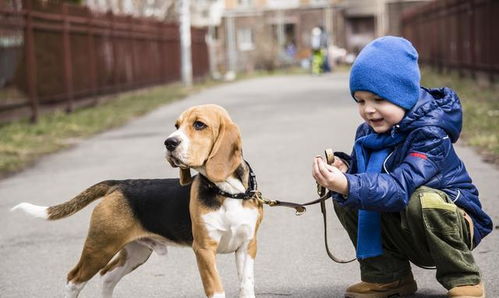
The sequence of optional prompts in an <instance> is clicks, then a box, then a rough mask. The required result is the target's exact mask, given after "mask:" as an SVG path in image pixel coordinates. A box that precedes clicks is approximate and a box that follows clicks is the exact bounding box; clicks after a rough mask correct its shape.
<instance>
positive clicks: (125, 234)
mask: <svg viewBox="0 0 499 298" xmlns="http://www.w3.org/2000/svg"><path fill="white" fill-rule="evenodd" d="M142 234H143V229H142V227H141V226H140V224H139V223H138V222H137V221H136V220H135V219H134V216H133V213H132V211H131V210H130V208H129V206H128V205H127V204H126V203H125V201H124V198H123V196H122V194H121V193H120V192H114V193H112V194H109V195H107V196H106V197H105V198H104V199H103V200H102V201H101V202H100V203H99V204H98V205H97V206H96V207H95V209H94V210H93V212H92V218H91V220H90V228H89V230H88V236H87V239H86V241H85V245H84V246H83V250H82V253H81V257H80V260H79V262H78V264H76V266H75V267H74V268H73V270H71V271H70V272H69V274H68V277H67V286H66V296H67V297H77V296H78V294H79V292H80V291H81V289H82V288H83V286H84V285H85V283H86V282H87V281H88V280H90V279H91V278H92V277H93V276H94V275H95V274H96V273H97V272H99V271H100V270H101V269H103V268H104V267H106V265H107V264H108V263H109V261H111V259H112V258H113V256H114V255H116V253H118V252H119V251H120V250H121V249H122V248H123V247H124V246H125V244H127V243H129V242H132V241H134V240H135V239H137V238H139V237H140V236H141V235H142Z"/></svg>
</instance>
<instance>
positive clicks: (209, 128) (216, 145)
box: [165, 104, 242, 184]
mask: <svg viewBox="0 0 499 298" xmlns="http://www.w3.org/2000/svg"><path fill="white" fill-rule="evenodd" d="M175 127H176V129H177V130H176V131H175V132H173V133H172V134H171V135H170V136H169V137H168V138H167V139H166V141H165V146H166V150H167V153H166V159H167V160H168V162H169V163H170V164H171V165H172V166H173V167H179V168H180V183H181V184H188V183H190V182H191V180H192V179H191V175H190V170H189V169H190V168H193V169H195V170H197V171H199V172H200V173H202V174H204V175H206V177H207V178H208V179H210V180H211V181H213V182H221V181H224V180H225V179H227V178H228V177H229V176H230V175H231V174H232V173H233V172H234V171H235V170H236V168H237V167H238V166H239V164H240V163H241V161H242V149H241V137H240V134H239V128H238V127H237V125H236V124H234V123H233V122H232V120H231V118H230V116H229V114H228V113H227V111H226V110H225V109H224V108H222V107H220V106H218V105H213V104H210V105H200V106H194V107H191V108H189V109H187V110H186V111H184V112H183V113H182V114H181V115H180V117H178V119H177V121H176V123H175Z"/></svg>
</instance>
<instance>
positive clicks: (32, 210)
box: [10, 202, 49, 219]
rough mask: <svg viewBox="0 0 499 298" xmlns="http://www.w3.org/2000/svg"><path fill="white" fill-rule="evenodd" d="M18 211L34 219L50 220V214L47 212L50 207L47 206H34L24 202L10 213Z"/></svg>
mask: <svg viewBox="0 0 499 298" xmlns="http://www.w3.org/2000/svg"><path fill="white" fill-rule="evenodd" d="M18 209H20V210H22V211H24V212H26V213H28V214H30V215H31V216H34V217H39V218H43V219H48V218H49V214H48V212H47V209H48V207H45V206H38V205H33V204H30V203H26V202H23V203H21V204H17V205H16V206H14V207H12V209H10V211H11V212H12V211H16V210H18Z"/></svg>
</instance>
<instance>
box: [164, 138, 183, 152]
mask: <svg viewBox="0 0 499 298" xmlns="http://www.w3.org/2000/svg"><path fill="white" fill-rule="evenodd" d="M181 142H182V141H181V140H180V139H179V138H176V137H171V138H168V139H166V141H165V146H166V149H167V150H168V151H173V150H175V148H177V147H178V145H179V144H180V143H181Z"/></svg>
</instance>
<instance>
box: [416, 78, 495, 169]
mask: <svg viewBox="0 0 499 298" xmlns="http://www.w3.org/2000/svg"><path fill="white" fill-rule="evenodd" d="M422 85H423V86H426V87H442V86H447V87H450V88H452V89H454V90H455V91H456V92H457V94H458V96H459V98H460V99H461V103H462V105H463V115H464V116H463V118H464V122H463V133H462V139H463V140H464V141H465V143H466V144H468V145H470V146H473V147H475V148H477V149H478V151H479V152H480V153H482V154H483V155H484V158H485V160H487V161H489V162H492V163H495V164H499V93H498V92H497V91H495V90H494V89H495V88H494V87H483V86H480V84H477V82H476V81H475V80H472V79H470V78H459V76H457V75H456V74H438V73H436V72H434V71H432V70H430V69H423V70H422Z"/></svg>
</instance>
